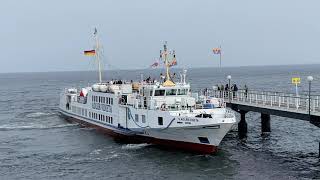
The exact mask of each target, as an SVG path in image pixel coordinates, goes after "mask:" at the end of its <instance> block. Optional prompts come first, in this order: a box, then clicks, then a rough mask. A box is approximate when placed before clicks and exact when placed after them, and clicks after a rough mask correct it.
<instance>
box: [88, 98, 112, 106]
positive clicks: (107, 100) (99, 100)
mask: <svg viewBox="0 0 320 180" xmlns="http://www.w3.org/2000/svg"><path fill="white" fill-rule="evenodd" d="M92 101H93V102H98V103H105V104H111V105H113V98H109V97H102V96H92Z"/></svg>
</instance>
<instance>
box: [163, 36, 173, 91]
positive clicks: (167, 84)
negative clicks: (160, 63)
mask: <svg viewBox="0 0 320 180" xmlns="http://www.w3.org/2000/svg"><path fill="white" fill-rule="evenodd" d="M162 54H163V55H164V64H165V66H166V81H165V82H164V83H163V84H162V85H163V86H175V83H174V82H172V81H171V78H170V71H169V68H170V63H169V61H168V58H169V57H168V55H169V53H168V49H167V41H166V42H165V43H164V45H163V53H162Z"/></svg>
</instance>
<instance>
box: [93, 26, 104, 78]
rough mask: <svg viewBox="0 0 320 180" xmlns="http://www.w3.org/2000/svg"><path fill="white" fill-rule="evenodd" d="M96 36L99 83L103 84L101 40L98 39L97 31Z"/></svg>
mask: <svg viewBox="0 0 320 180" xmlns="http://www.w3.org/2000/svg"><path fill="white" fill-rule="evenodd" d="M94 36H95V39H96V59H97V61H98V71H99V82H100V83H101V82H102V75H101V64H100V57H99V56H100V52H99V48H100V47H99V39H98V35H97V30H96V29H95V31H94Z"/></svg>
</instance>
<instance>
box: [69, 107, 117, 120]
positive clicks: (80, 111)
mask: <svg viewBox="0 0 320 180" xmlns="http://www.w3.org/2000/svg"><path fill="white" fill-rule="evenodd" d="M71 109H72V112H73V113H76V114H78V115H81V116H85V117H88V110H87V109H84V108H80V107H76V106H72V107H71ZM89 118H93V119H96V120H99V121H102V122H106V123H109V124H113V118H112V117H110V116H105V115H102V114H98V113H94V112H92V113H91V112H89Z"/></svg>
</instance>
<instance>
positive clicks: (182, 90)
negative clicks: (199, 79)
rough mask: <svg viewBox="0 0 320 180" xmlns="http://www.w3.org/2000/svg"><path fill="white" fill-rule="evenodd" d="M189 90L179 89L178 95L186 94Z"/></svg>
mask: <svg viewBox="0 0 320 180" xmlns="http://www.w3.org/2000/svg"><path fill="white" fill-rule="evenodd" d="M186 94H187V90H186V89H178V95H186Z"/></svg>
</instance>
